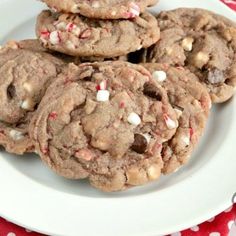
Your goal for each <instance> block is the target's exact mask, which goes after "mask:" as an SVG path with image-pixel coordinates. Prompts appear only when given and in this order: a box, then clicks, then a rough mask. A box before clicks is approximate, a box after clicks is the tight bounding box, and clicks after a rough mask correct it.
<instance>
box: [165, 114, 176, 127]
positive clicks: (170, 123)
mask: <svg viewBox="0 0 236 236" xmlns="http://www.w3.org/2000/svg"><path fill="white" fill-rule="evenodd" d="M163 118H164V120H165V123H166V126H167V127H168V129H174V128H176V122H175V121H173V120H172V119H171V118H170V117H169V116H168V115H167V114H164V115H163Z"/></svg>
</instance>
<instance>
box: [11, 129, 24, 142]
mask: <svg viewBox="0 0 236 236" xmlns="http://www.w3.org/2000/svg"><path fill="white" fill-rule="evenodd" d="M10 136H11V138H12V139H14V140H16V141H17V140H21V139H23V138H24V135H23V133H22V132H20V131H18V130H15V129H12V130H11V131H10Z"/></svg>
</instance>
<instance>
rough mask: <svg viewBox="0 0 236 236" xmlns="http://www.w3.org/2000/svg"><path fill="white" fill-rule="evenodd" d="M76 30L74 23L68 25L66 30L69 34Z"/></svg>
mask: <svg viewBox="0 0 236 236" xmlns="http://www.w3.org/2000/svg"><path fill="white" fill-rule="evenodd" d="M75 28H76V25H75V24H74V23H72V22H70V23H68V24H67V25H66V30H67V31H68V32H71V31H72V30H73V29H75Z"/></svg>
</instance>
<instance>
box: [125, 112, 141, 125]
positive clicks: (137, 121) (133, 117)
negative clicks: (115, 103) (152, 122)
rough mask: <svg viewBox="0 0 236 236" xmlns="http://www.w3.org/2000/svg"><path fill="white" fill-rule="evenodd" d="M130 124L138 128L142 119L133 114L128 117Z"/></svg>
mask: <svg viewBox="0 0 236 236" xmlns="http://www.w3.org/2000/svg"><path fill="white" fill-rule="evenodd" d="M128 122H129V123H130V124H132V125H135V126H138V125H139V124H140V123H141V119H140V117H139V115H138V114H136V113H135V112H131V113H130V114H129V116H128Z"/></svg>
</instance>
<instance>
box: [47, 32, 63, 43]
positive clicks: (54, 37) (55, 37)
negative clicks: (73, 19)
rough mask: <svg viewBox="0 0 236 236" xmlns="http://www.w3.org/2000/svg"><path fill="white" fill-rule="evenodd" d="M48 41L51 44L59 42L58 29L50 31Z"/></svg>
mask: <svg viewBox="0 0 236 236" xmlns="http://www.w3.org/2000/svg"><path fill="white" fill-rule="evenodd" d="M49 41H50V43H51V44H53V45H56V44H59V43H60V41H61V39H60V33H59V31H53V32H51V33H50V36H49Z"/></svg>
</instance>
